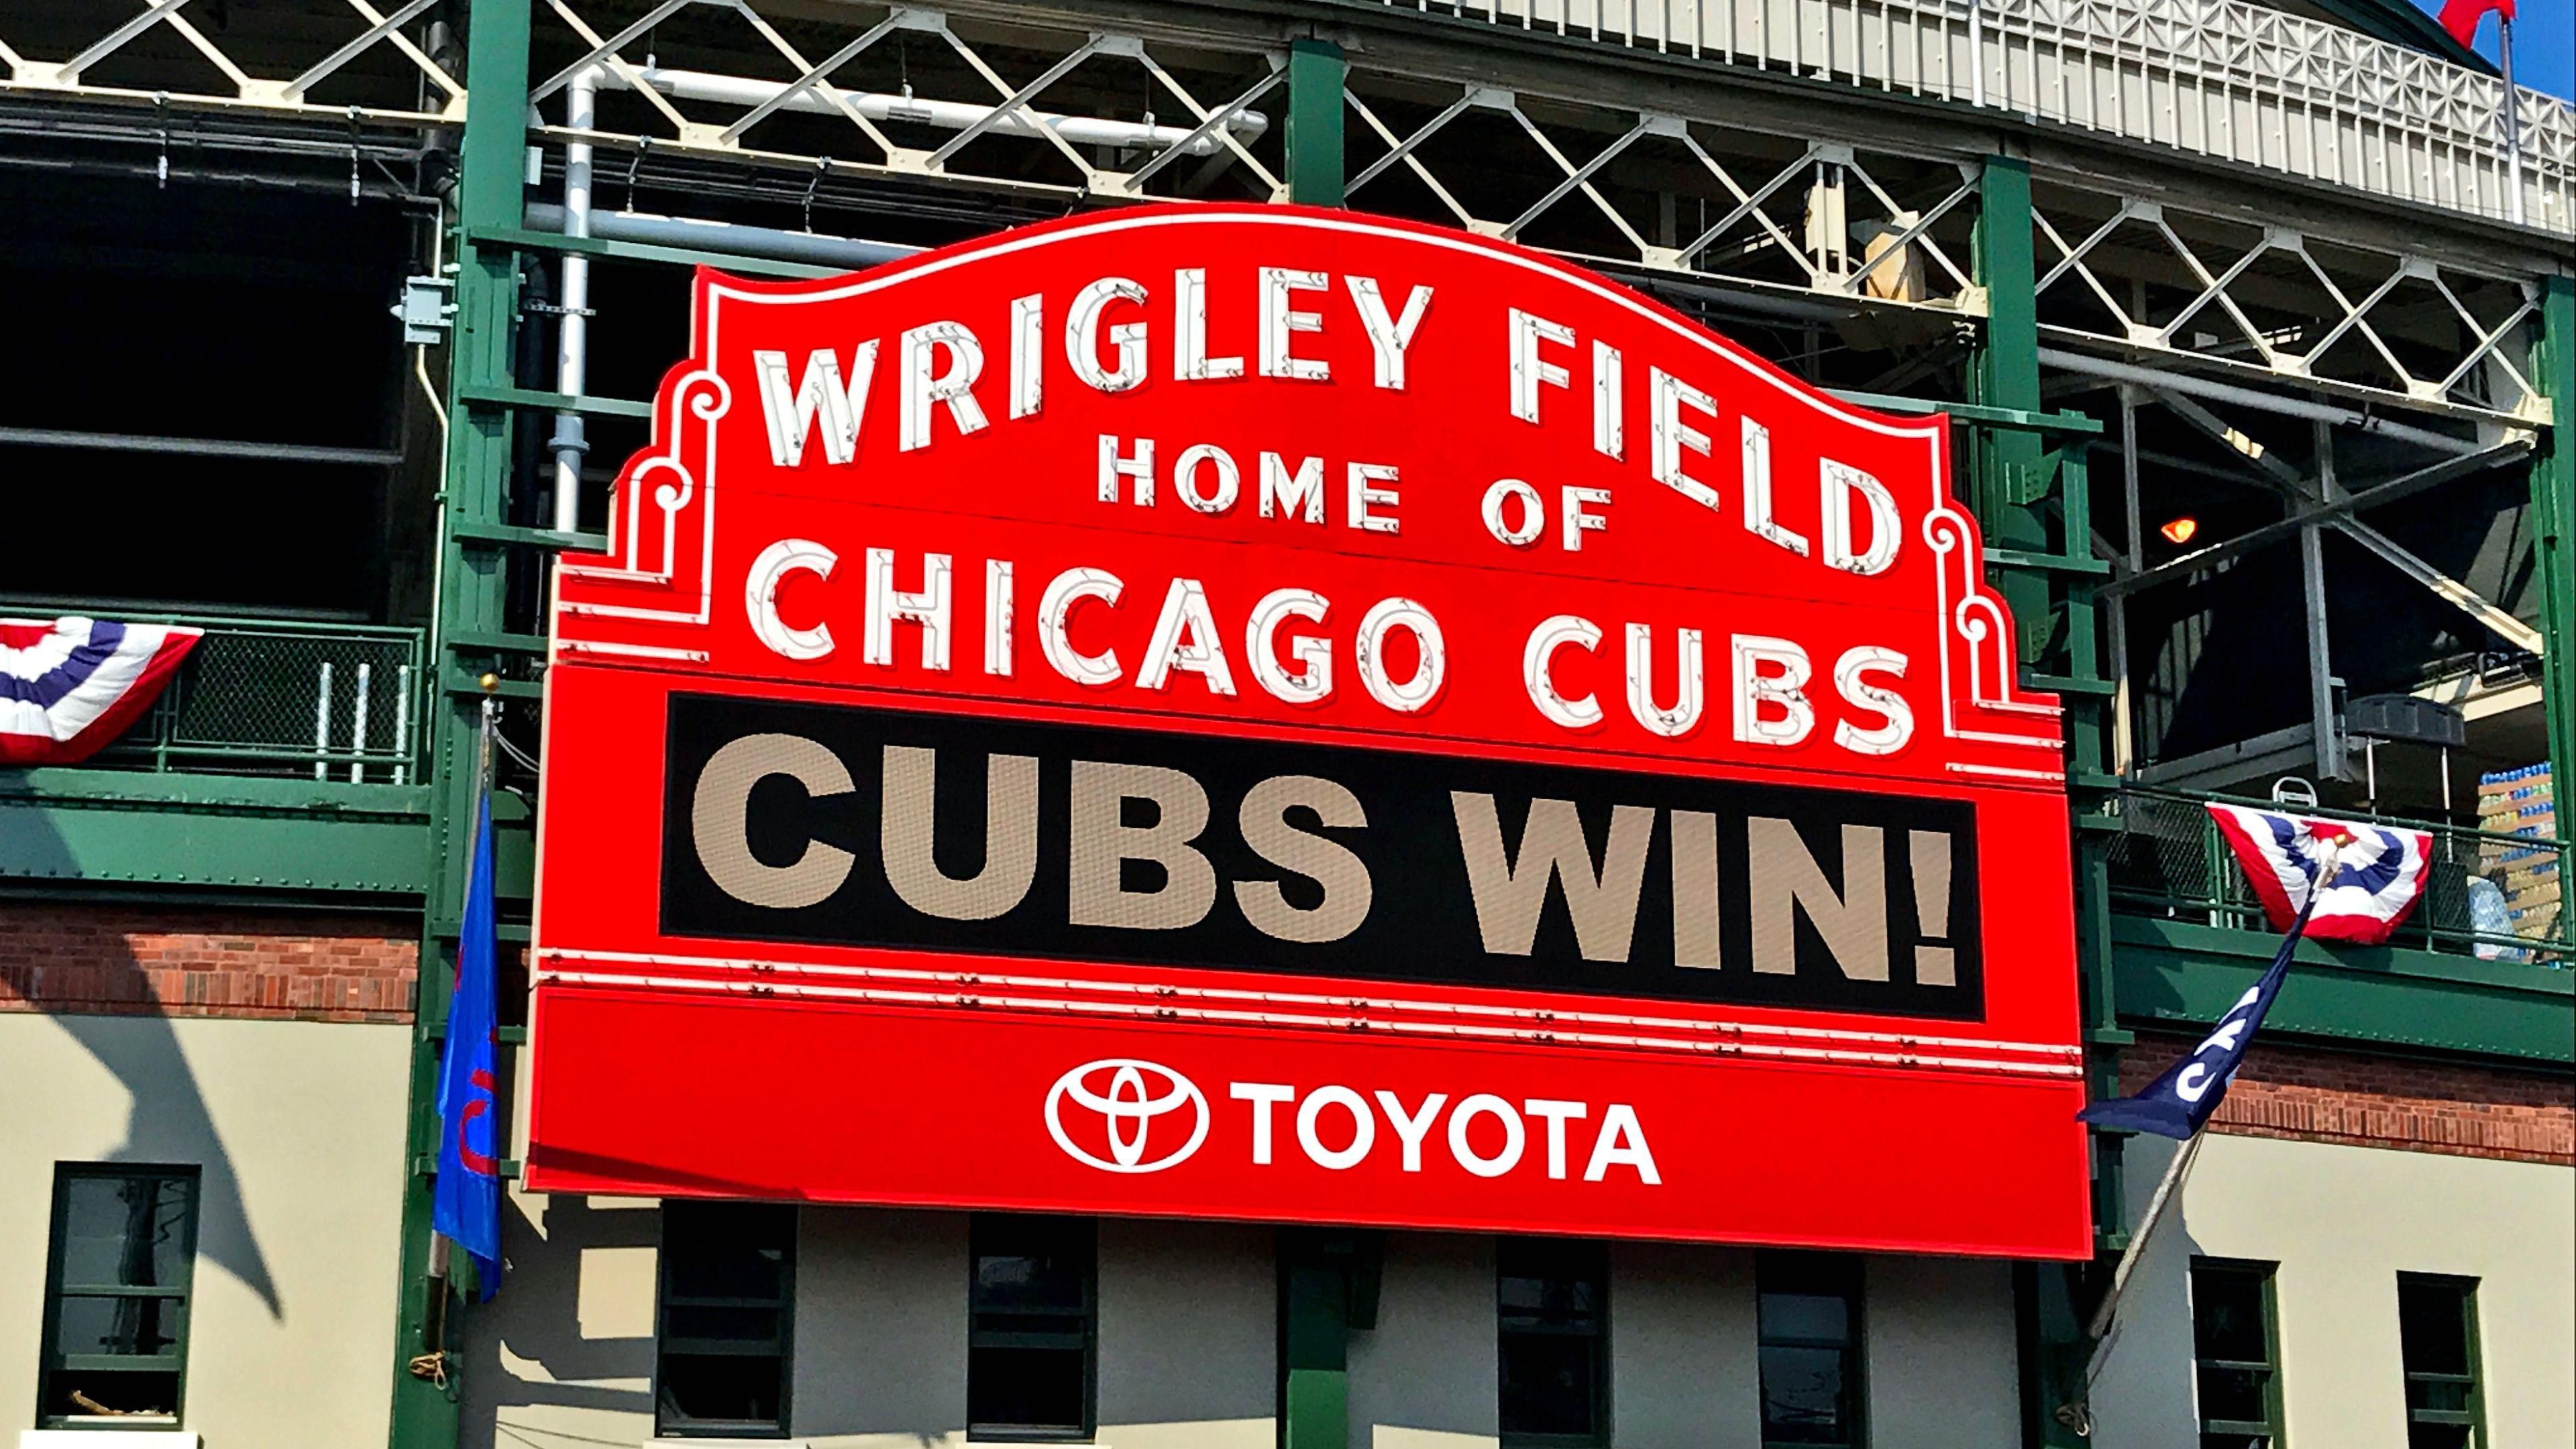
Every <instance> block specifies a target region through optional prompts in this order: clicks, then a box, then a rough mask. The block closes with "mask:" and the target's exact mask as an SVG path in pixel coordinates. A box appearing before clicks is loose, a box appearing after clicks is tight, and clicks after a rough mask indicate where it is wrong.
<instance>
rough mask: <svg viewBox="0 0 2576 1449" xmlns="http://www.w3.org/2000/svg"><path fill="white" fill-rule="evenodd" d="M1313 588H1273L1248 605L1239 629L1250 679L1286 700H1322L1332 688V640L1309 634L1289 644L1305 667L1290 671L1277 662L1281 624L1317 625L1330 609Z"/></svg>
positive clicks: (1292, 652)
mask: <svg viewBox="0 0 2576 1449" xmlns="http://www.w3.org/2000/svg"><path fill="white" fill-rule="evenodd" d="M1330 607H1331V606H1330V605H1329V604H1328V603H1327V602H1326V601H1325V599H1324V596H1323V595H1321V594H1319V593H1316V592H1315V591H1314V590H1312V589H1273V590H1271V591H1270V592H1269V593H1266V594H1264V595H1262V596H1261V602H1259V603H1257V604H1255V605H1253V606H1252V617H1251V619H1250V620H1249V621H1248V622H1247V623H1245V625H1244V627H1243V654H1244V658H1245V659H1246V660H1247V661H1248V662H1249V663H1250V664H1251V666H1252V679H1253V682H1254V683H1256V684H1258V685H1260V686H1261V688H1262V691H1263V692H1264V693H1266V694H1268V695H1269V696H1270V697H1271V698H1273V699H1276V700H1279V701H1281V702H1282V703H1285V704H1298V705H1306V704H1322V703H1323V702H1324V701H1325V699H1327V698H1329V697H1330V696H1331V694H1332V692H1333V641H1331V640H1330V639H1322V638H1318V637H1316V636H1314V635H1311V634H1308V635H1303V636H1300V637H1299V638H1298V639H1297V640H1296V641H1295V642H1293V643H1291V644H1290V645H1289V646H1288V653H1289V655H1290V656H1291V657H1293V658H1294V659H1296V661H1297V662H1298V664H1299V665H1301V666H1303V667H1302V668H1300V669H1299V670H1298V671H1297V672H1296V673H1294V674H1291V673H1289V672H1288V670H1287V668H1286V667H1285V666H1284V665H1282V664H1281V663H1280V662H1279V648H1278V634H1279V626H1280V625H1281V624H1282V623H1284V622H1285V621H1287V620H1289V619H1303V620H1305V621H1306V622H1307V623H1310V624H1321V623H1323V622H1324V616H1325V614H1326V612H1327V611H1328V610H1329V609H1330Z"/></svg>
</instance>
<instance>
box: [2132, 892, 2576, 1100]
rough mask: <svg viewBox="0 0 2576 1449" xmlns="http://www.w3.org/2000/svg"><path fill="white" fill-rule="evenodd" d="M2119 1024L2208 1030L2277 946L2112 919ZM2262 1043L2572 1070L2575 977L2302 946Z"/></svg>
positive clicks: (2169, 924)
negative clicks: (2295, 1040) (2299, 1042)
mask: <svg viewBox="0 0 2576 1449" xmlns="http://www.w3.org/2000/svg"><path fill="white" fill-rule="evenodd" d="M2111 939H2112V943H2113V946H2114V948H2115V949H2114V951H2113V955H2112V960H2113V964H2114V969H2115V972H2116V974H2117V978H2118V988H2119V989H2118V1000H2119V1015H2120V1021H2121V1023H2122V1024H2123V1025H2126V1026H2133V1027H2160V1028H2163V1029H2165V1030H2169V1031H2194V1032H2196V1031H2205V1030H2207V1029H2208V1027H2209V1024H2210V1023H2211V1022H2214V1021H2216V1020H2218V1019H2219V1018H2220V1017H2222V1016H2224V1015H2226V1014H2227V1008H2228V1006H2229V1005H2230V1004H2232V1003H2233V1002H2234V1001H2235V1000H2236V998H2237V997H2239V996H2241V995H2243V994H2244V991H2245V988H2247V987H2249V986H2251V985H2253V984H2254V981H2255V978H2257V977H2259V976H2261V975H2262V974H2263V968H2264V967H2265V966H2268V965H2270V964H2271V958H2272V952H2273V951H2274V950H2275V949H2277V947H2278V946H2279V944H2280V938H2279V937H2277V936H2274V935H2271V934H2270V933H2268V932H2260V931H2235V930H2229V929H2227V928H2226V927H2223V926H2204V925H2198V924H2195V923H2192V922H2187V921H2172V920H2163V919H2158V918H2155V917H2148V916H2126V915H2122V916H2114V917H2112V918H2111ZM2263 1030H2264V1032H2265V1033H2266V1035H2267V1036H2268V1037H2282V1036H2289V1037H2304V1038H2308V1039H2311V1040H2313V1041H2316V1042H2318V1043H2319V1044H2321V1045H2327V1046H2332V1045H2336V1044H2349V1045H2351V1046H2353V1047H2355V1048H2357V1049H2361V1050H2375V1051H2383V1052H2384V1051H2389V1050H2397V1051H2407V1052H2438V1053H2441V1054H2444V1055H2456V1056H2477V1057H2488V1058H2495V1059H2500V1060H2503V1061H2507V1062H2516V1063H2522V1064H2526V1065H2531V1066H2539V1067H2556V1068H2561V1069H2564V1068H2568V1067H2571V1066H2576V975H2571V973H2568V972H2565V971H2552V970H2548V969H2546V968H2543V967H2536V966H2530V965H2526V964H2523V963H2519V962H2512V961H2481V960H2478V959H2477V958H2476V957H2474V956H2451V955H2437V954H2435V953H2433V952H2429V951H2406V950H2398V949H2396V948H2393V947H2384V946H2382V947H2354V946H2338V947H2335V948H2333V949H2331V950H2329V949H2328V948H2326V947H2324V946H2320V945H2318V944H2316V943H2315V942H2302V943H2301V944H2300V946H2299V954H2298V956H2297V958H2296V964H2295V965H2293V967H2292V968H2291V971H2290V979H2289V981H2288V983H2287V984H2285V985H2284V986H2283V987H2282V988H2281V996H2280V1000H2279V1001H2278V1002H2276V1003H2275V1004H2274V1005H2273V1007H2272V1011H2271V1014H2270V1015H2269V1016H2267V1017H2265V1018H2264V1021H2263Z"/></svg>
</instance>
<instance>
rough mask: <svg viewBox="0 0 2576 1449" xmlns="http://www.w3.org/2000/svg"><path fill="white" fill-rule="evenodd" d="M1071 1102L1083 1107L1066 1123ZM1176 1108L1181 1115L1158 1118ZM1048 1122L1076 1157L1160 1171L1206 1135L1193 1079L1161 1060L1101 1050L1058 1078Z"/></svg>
mask: <svg viewBox="0 0 2576 1449" xmlns="http://www.w3.org/2000/svg"><path fill="white" fill-rule="evenodd" d="M1068 1107H1072V1108H1077V1109H1080V1110H1079V1111H1077V1112H1076V1113H1075V1114H1074V1120H1073V1121H1072V1122H1071V1123H1067V1121H1066V1120H1065V1117H1066V1109H1067V1108H1068ZM1176 1112H1178V1113H1184V1114H1186V1115H1184V1116H1181V1117H1174V1118H1173V1119H1172V1120H1171V1121H1169V1122H1165V1121H1164V1120H1163V1119H1164V1118H1166V1117H1171V1116H1172V1114H1173V1113H1176ZM1046 1123H1047V1133H1048V1135H1050V1136H1052V1137H1054V1138H1055V1145H1056V1146H1058V1147H1061V1148H1063V1149H1064V1150H1065V1155H1066V1156H1068V1157H1071V1158H1073V1159H1074V1160H1075V1161H1076V1162H1081V1163H1085V1164H1087V1165H1089V1166H1092V1167H1097V1168H1099V1169H1100V1170H1101V1171H1103V1172H1160V1171H1162V1170H1163V1169H1164V1168H1166V1167H1170V1166H1173V1165H1175V1164H1177V1163H1180V1162H1183V1161H1186V1160H1187V1159H1188V1158H1189V1155H1190V1154H1191V1153H1193V1152H1196V1151H1198V1150H1199V1144H1200V1143H1202V1142H1205V1141H1207V1135H1208V1104H1207V1098H1206V1097H1205V1096H1203V1095H1201V1094H1200V1092H1199V1089H1198V1086H1197V1084H1196V1083H1194V1082H1192V1081H1191V1080H1190V1079H1189V1078H1187V1077H1185V1076H1182V1075H1181V1074H1180V1073H1178V1072H1176V1071H1173V1070H1172V1069H1171V1068H1170V1067H1167V1066H1164V1065H1162V1064H1161V1063H1160V1062H1148V1061H1139V1060H1137V1059H1136V1058H1134V1057H1104V1058H1102V1059H1101V1060H1099V1061H1096V1062H1085V1063H1083V1064H1082V1065H1081V1066H1078V1067H1075V1068H1074V1069H1073V1070H1072V1071H1069V1072H1067V1073H1065V1074H1064V1075H1063V1076H1061V1077H1058V1078H1056V1079H1055V1086H1054V1087H1053V1088H1051V1089H1050V1090H1049V1091H1048V1092H1047V1099H1046ZM1175 1142H1177V1143H1178V1144H1179V1145H1177V1146H1171V1145H1168V1144H1172V1143H1175ZM1154 1148H1160V1149H1161V1150H1159V1151H1153V1150H1150V1149H1154ZM1104 1152H1105V1154H1106V1155H1105V1156H1104V1155H1103V1154H1104Z"/></svg>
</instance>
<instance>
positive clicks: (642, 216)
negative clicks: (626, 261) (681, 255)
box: [528, 201, 923, 271]
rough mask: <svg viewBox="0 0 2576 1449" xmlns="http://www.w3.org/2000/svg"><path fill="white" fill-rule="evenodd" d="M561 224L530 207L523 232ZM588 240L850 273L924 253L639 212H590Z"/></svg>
mask: <svg viewBox="0 0 2576 1449" xmlns="http://www.w3.org/2000/svg"><path fill="white" fill-rule="evenodd" d="M566 220H567V218H566V217H565V215H564V209H563V208H562V207H560V206H556V205H553V204H552V203H549V202H542V201H541V202H533V203H530V205H529V207H528V226H529V227H530V228H531V229H532V230H536V231H562V230H564V227H565V222H566ZM590 235H592V236H595V237H597V238H599V239H600V240H602V241H612V242H640V243H643V244H645V245H647V246H665V247H682V248H686V249H688V250H690V251H702V252H723V253H727V254H730V255H732V256H737V257H762V258H766V259H768V260H770V261H778V262H806V263H809V264H811V265H814V266H819V267H840V268H843V269H846V270H849V271H857V270H859V269H861V268H864V267H873V266H875V265H876V264H877V263H879V262H889V261H892V260H894V259H895V258H897V257H908V256H911V255H913V254H914V253H916V252H919V251H921V250H923V248H921V247H917V246H909V245H906V244H904V243H902V242H884V241H868V240H865V239H862V238H858V237H841V236H822V235H819V234H817V233H814V232H805V231H779V230H776V229H775V228H772V227H765V226H736V225H734V224H733V223H731V222H725V221H698V220H694V219H692V218H689V217H682V216H654V215H651V214H649V213H646V212H640V211H594V212H592V213H591V214H590Z"/></svg>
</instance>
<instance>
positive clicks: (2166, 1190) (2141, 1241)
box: [2084, 1127, 2209, 1377]
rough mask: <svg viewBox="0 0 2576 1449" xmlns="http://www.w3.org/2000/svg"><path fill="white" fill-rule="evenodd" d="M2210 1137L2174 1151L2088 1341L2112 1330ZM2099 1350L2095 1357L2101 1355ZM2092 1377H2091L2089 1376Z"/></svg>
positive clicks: (2123, 1252)
mask: <svg viewBox="0 0 2576 1449" xmlns="http://www.w3.org/2000/svg"><path fill="white" fill-rule="evenodd" d="M2208 1135H2209V1129H2208V1128H2206V1127H2203V1128H2201V1129H2200V1130H2198V1131H2196V1132H2194V1133H2192V1134H2191V1140H2190V1141H2188V1142H2186V1143H2184V1144H2183V1145H2182V1146H2181V1147H2180V1148H2179V1149H2177V1150H2176V1151H2175V1152H2174V1155H2173V1157H2172V1158H2171V1159H2170V1160H2168V1161H2167V1162H2166V1163H2165V1175H2164V1176H2163V1177H2160V1178H2158V1179H2157V1180H2156V1191H2155V1195H2154V1196H2153V1197H2150V1198H2148V1199H2147V1210H2146V1213H2145V1214H2144V1215H2143V1216H2141V1217H2140V1218H2139V1219H2138V1230H2137V1231H2136V1232H2134V1233H2131V1234H2130V1235H2129V1245H2128V1246H2127V1247H2126V1248H2123V1249H2121V1250H2120V1266H2119V1267H2117V1268H2114V1269H2112V1270H2111V1287H2110V1291H2108V1292H2106V1293H2104V1294H2103V1295H2102V1306H2101V1307H2099V1308H2097V1309H2094V1310H2093V1322H2092V1324H2091V1326H2090V1327H2088V1328H2086V1329H2085V1330H2084V1336H2085V1337H2087V1338H2091V1339H2095V1340H2099V1339H2100V1338H2101V1337H2102V1335H2104V1334H2106V1333H2109V1332H2110V1331H2111V1315H2112V1313H2113V1312H2114V1311H2115V1310H2117V1309H2118V1308H2119V1306H2120V1294H2121V1293H2122V1291H2124V1290H2125V1289H2127V1288H2128V1286H2129V1274H2130V1273H2132V1272H2134V1271H2136V1269H2137V1266H2138V1257H2139V1255H2140V1254H2141V1253H2142V1252H2144V1251H2145V1249H2146V1246H2147V1238H2148V1237H2149V1235H2151V1234H2153V1233H2154V1232H2155V1230H2156V1224H2157V1222H2158V1221H2159V1220H2161V1219H2162V1218H2163V1217H2164V1215H2165V1204H2166V1203H2168V1202H2170V1201H2172V1200H2173V1195H2174V1190H2175V1189H2176V1188H2178V1187H2180V1186H2182V1180H2183V1178H2185V1177H2186V1176H2188V1175H2190V1173H2191V1164H2192V1160H2193V1159H2194V1158H2197V1157H2198V1156H2200V1139H2202V1138H2203V1137H2206V1136H2208ZM2099 1353H2100V1350H2099V1349H2096V1350H2095V1354H2096V1356H2099ZM2088 1377H2089V1375H2088Z"/></svg>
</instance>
